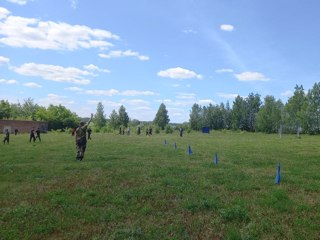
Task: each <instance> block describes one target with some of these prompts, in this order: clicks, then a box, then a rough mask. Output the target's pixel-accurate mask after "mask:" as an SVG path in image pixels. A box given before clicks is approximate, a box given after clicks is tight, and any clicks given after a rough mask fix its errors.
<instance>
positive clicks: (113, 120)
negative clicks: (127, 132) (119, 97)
mask: <svg viewBox="0 0 320 240" xmlns="http://www.w3.org/2000/svg"><path fill="white" fill-rule="evenodd" d="M109 118H110V121H109V124H110V126H111V127H112V128H113V129H116V128H117V127H119V126H120V122H119V114H118V113H117V112H116V110H114V109H113V110H112V112H111V114H110V116H109Z"/></svg>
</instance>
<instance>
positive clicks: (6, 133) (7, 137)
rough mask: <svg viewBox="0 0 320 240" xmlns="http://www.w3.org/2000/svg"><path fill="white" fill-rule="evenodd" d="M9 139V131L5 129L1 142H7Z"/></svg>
mask: <svg viewBox="0 0 320 240" xmlns="http://www.w3.org/2000/svg"><path fill="white" fill-rule="evenodd" d="M9 139H10V132H9V130H8V129H6V131H5V136H4V139H3V144H5V143H6V142H7V143H8V144H9Z"/></svg>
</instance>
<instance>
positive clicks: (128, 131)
mask: <svg viewBox="0 0 320 240" xmlns="http://www.w3.org/2000/svg"><path fill="white" fill-rule="evenodd" d="M130 131H131V129H130V127H128V129H127V135H130Z"/></svg>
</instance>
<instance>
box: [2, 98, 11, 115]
mask: <svg viewBox="0 0 320 240" xmlns="http://www.w3.org/2000/svg"><path fill="white" fill-rule="evenodd" d="M10 114H11V107H10V103H9V102H8V101H5V100H1V101H0V119H5V118H6V119H8V118H10Z"/></svg>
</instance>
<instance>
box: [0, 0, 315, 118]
mask: <svg viewBox="0 0 320 240" xmlns="http://www.w3.org/2000/svg"><path fill="white" fill-rule="evenodd" d="M319 9H320V1H317V0H308V1H300V0H291V1H289V0H268V1H259V0H161V1H157V0H136V1H134V0H117V1H107V0H90V1H88V0H55V1H53V0H0V99H6V100H8V101H9V102H12V103H15V102H18V101H19V102H21V103H22V102H23V101H24V99H27V98H29V97H30V98H33V99H34V101H35V103H37V104H39V105H41V106H48V105H49V104H54V105H57V104H62V105H64V106H66V107H67V108H69V109H70V110H72V111H73V112H76V113H77V114H78V115H79V116H82V117H86V116H89V115H90V113H95V112H96V107H97V103H98V102H102V103H103V105H104V111H105V114H106V116H107V117H108V116H109V115H110V113H111V111H112V110H113V109H115V110H118V109H119V107H120V106H121V105H124V106H125V108H126V110H127V112H128V114H129V116H130V118H131V119H139V120H153V119H154V117H155V114H156V112H157V110H158V108H159V105H160V104H161V103H164V104H165V105H166V108H167V110H168V113H169V117H170V120H171V122H183V121H188V120H189V114H190V110H191V106H192V105H193V104H194V103H198V104H200V105H201V106H207V105H208V104H209V103H211V104H220V103H221V102H223V103H226V102H227V101H229V103H230V105H231V106H232V102H233V100H234V98H235V96H237V95H240V96H243V97H246V96H248V94H249V93H251V92H253V93H258V94H260V95H261V97H262V98H264V97H265V96H266V95H273V96H274V97H275V98H277V99H281V100H282V101H283V102H284V103H285V102H286V101H287V99H288V97H290V96H291V95H292V92H293V91H294V87H295V85H296V84H298V85H301V84H302V85H303V87H304V89H305V90H308V89H310V88H311V87H312V86H313V84H314V83H316V82H319V81H320V66H319V65H320V61H319V55H320V44H319V42H320V28H319V23H320V15H319Z"/></svg>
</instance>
